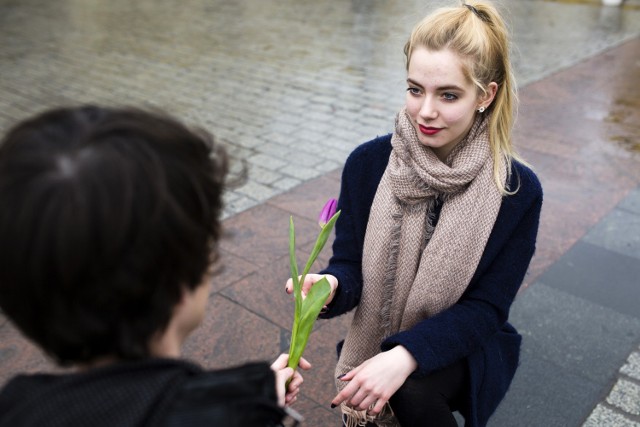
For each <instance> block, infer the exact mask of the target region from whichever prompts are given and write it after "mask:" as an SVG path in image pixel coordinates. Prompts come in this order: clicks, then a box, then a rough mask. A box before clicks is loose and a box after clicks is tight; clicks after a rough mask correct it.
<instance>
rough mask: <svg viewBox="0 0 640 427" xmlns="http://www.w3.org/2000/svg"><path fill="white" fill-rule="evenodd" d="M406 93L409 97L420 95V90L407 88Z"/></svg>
mask: <svg viewBox="0 0 640 427" xmlns="http://www.w3.org/2000/svg"><path fill="white" fill-rule="evenodd" d="M407 92H409V93H410V94H411V95H420V89H418V88H417V87H408V88H407Z"/></svg>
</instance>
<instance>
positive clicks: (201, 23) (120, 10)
mask: <svg viewBox="0 0 640 427" xmlns="http://www.w3.org/2000/svg"><path fill="white" fill-rule="evenodd" d="M583 3H584V4H583ZM438 4H452V2H450V1H446V2H445V1H437V2H430V3H429V5H426V4H425V2H420V1H417V0H414V1H405V2H383V1H377V0H373V1H364V0H353V1H350V2H318V1H310V0H297V1H294V0H289V1H279V2H275V1H257V0H255V1H250V0H245V1H222V0H207V1H205V0H186V1H180V2H177V1H164V2H153V1H150V0H140V1H137V2H135V3H131V2H128V1H124V0H112V1H101V0H93V1H91V2H86V1H77V0H76V1H72V0H66V1H62V0H61V1H59V2H46V1H43V0H19V1H18V0H5V1H4V2H2V3H0V24H1V25H0V40H2V41H3V42H2V44H1V45H0V70H1V73H0V94H1V96H0V131H3V130H5V129H6V128H7V127H8V126H9V125H10V124H11V123H12V122H14V121H15V120H18V119H20V118H22V117H24V116H26V115H29V114H32V113H35V112H37V111H40V110H42V109H44V108H48V107H51V106H55V105H60V104H69V103H72V104H78V103H87V102H95V103H101V104H109V105H122V104H136V105H145V106H150V107H159V108H162V109H165V110H167V111H169V112H171V113H174V114H176V115H177V116H179V117H182V118H184V119H186V120H188V121H189V122H190V123H192V124H195V125H200V126H204V127H206V128H207V129H209V130H211V131H212V132H213V133H214V134H215V135H216V137H217V138H219V139H221V140H223V141H225V142H226V143H227V144H228V146H229V148H230V150H231V152H232V153H233V154H234V155H235V156H236V157H237V158H238V159H242V160H243V161H245V162H246V164H247V165H248V171H249V180H248V182H247V184H246V185H244V186H242V187H240V188H237V189H235V190H233V191H230V192H228V193H227V194H226V195H225V200H226V202H227V208H226V210H225V221H224V225H225V228H226V230H227V238H226V239H225V240H224V241H223V242H222V245H221V247H222V255H223V262H224V264H225V267H226V268H225V270H224V271H223V272H222V273H221V275H220V276H218V277H217V278H216V280H214V284H213V288H212V293H211V297H210V306H209V311H208V315H207V318H206V320H205V323H204V325H203V326H202V327H201V328H200V329H199V330H198V331H197V332H196V333H195V334H194V336H193V337H191V339H190V340H189V341H188V343H187V345H186V348H185V356H186V357H189V358H191V359H194V360H196V361H198V362H199V363H201V364H203V365H204V366H207V367H211V368H216V367H222V366H228V365H230V364H236V363H242V362H244V361H248V360H255V359H272V358H273V357H275V355H276V354H277V353H278V352H279V351H281V350H284V349H286V348H287V342H288V338H289V330H290V322H291V319H292V315H293V304H292V300H291V298H290V296H288V295H286V294H285V293H284V290H283V284H284V282H285V280H286V278H287V277H288V272H289V270H288V255H287V223H288V218H289V216H290V215H293V217H294V220H295V222H296V228H297V230H298V236H299V237H298V242H297V243H298V248H299V254H300V255H299V257H300V258H302V257H303V256H305V255H306V254H308V252H309V251H310V248H311V245H312V244H313V242H312V240H313V239H314V237H315V235H316V233H317V226H316V225H315V222H316V215H317V212H318V210H319V209H320V208H321V206H322V204H323V203H324V201H325V200H326V199H327V198H329V197H336V196H337V194H338V191H339V182H340V171H341V165H342V163H343V162H344V160H345V159H346V156H347V155H348V153H349V152H350V151H351V150H352V149H353V148H354V147H355V146H357V145H358V144H359V143H361V142H364V141H366V140H368V139H371V138H372V137H374V136H376V135H379V134H384V133H388V132H389V131H390V130H391V128H392V124H393V118H394V115H395V113H396V111H397V110H398V109H399V108H400V106H401V105H402V102H403V97H404V84H403V80H404V70H403V62H402V61H403V58H402V45H403V43H404V41H405V37H406V36H407V34H408V32H409V31H410V28H411V27H412V26H413V24H414V23H415V22H416V21H417V20H418V19H419V18H420V17H421V16H422V15H424V14H425V13H427V12H428V11H429V10H431V9H432V8H433V7H435V6H436V5H438ZM507 12H508V15H509V20H510V22H511V26H512V28H513V32H514V63H515V66H516V73H517V81H518V82H519V86H520V95H521V99H522V105H521V108H520V115H519V119H518V124H517V129H516V135H515V139H516V144H517V145H518V147H519V148H520V150H521V151H522V153H523V154H524V155H525V158H527V159H528V160H530V161H531V163H532V164H533V165H534V167H535V169H536V171H537V172H538V174H539V176H540V178H541V180H542V182H543V186H544V188H545V205H544V208H543V218H542V226H541V230H540V239H539V244H538V251H537V253H536V256H535V257H534V260H533V262H532V265H531V268H530V271H529V274H528V276H527V278H526V285H530V286H528V287H526V289H524V290H523V292H522V294H521V297H520V298H519V302H520V305H519V306H516V307H514V310H516V312H515V313H514V314H515V315H516V316H515V317H516V319H517V318H518V316H524V314H521V313H525V314H526V313H527V309H528V308H529V307H530V306H528V305H526V303H527V301H534V298H535V297H536V292H543V291H547V290H548V287H547V282H541V281H540V280H543V279H544V280H546V278H547V276H545V274H548V273H549V271H553V268H554V267H556V266H557V265H558V263H559V262H562V260H563V259H564V258H563V257H565V256H567V254H569V255H570V254H571V251H572V250H573V249H574V248H575V247H576V245H579V244H582V242H583V240H584V241H587V243H589V244H592V243H593V241H591V242H589V241H588V239H589V235H590V234H589V232H590V231H592V230H593V229H594V228H595V227H597V226H598V224H601V223H602V221H604V220H605V219H606V218H609V216H608V215H610V214H611V213H612V212H613V211H614V210H615V208H616V207H617V206H619V204H621V203H625V201H626V200H630V199H629V197H630V195H633V194H638V193H639V190H638V189H639V188H640V187H639V185H640V167H639V166H640V141H639V140H638V135H640V130H639V129H638V123H640V120H639V118H640V117H639V114H640V108H638V107H639V105H638V101H637V100H638V99H640V93H639V92H638V83H640V72H639V70H638V52H640V39H639V37H640V8H638V7H637V3H636V2H633V1H629V2H627V3H626V5H625V6H624V7H622V8H607V7H601V6H599V5H598V4H594V3H593V2H577V3H576V2H550V1H536V0H519V1H515V0H514V1H509V2H508V9H507ZM639 199H640V198H639V197H636V198H635V199H633V200H639ZM594 201H597V203H594ZM625 212H633V213H637V214H636V216H633V217H632V218H638V217H640V212H638V211H636V210H633V209H632V210H630V211H629V210H627V211H625ZM633 221H635V222H630V223H629V222H628V223H626V224H627V225H628V224H631V227H632V228H631V230H632V231H633V230H638V224H639V222H638V221H637V220H636V219H634V220H633ZM631 234H633V232H631ZM591 235H593V234H591ZM585 236H586V237H585ZM636 242H637V241H636ZM633 245H636V243H633V242H632V243H631V246H628V247H627V248H626V249H625V251H626V252H625V256H631V257H632V258H633V259H639V258H640V254H638V253H636V252H634V251H637V250H638V249H637V248H638V247H639V246H633ZM328 252H329V251H326V252H325V253H323V254H322V255H321V257H320V260H319V262H318V265H317V268H318V269H319V268H320V266H321V265H322V263H325V262H326V261H327V258H328V256H329V255H328ZM632 268H633V267H632ZM635 271H636V272H637V273H640V271H638V270H637V267H636V270H635ZM636 277H637V276H636ZM637 287H638V286H637V283H636V288H637ZM549 289H550V288H549ZM613 308H614V309H615V308H618V307H613ZM624 315H625V316H627V317H625V320H627V321H628V324H629V325H636V323H634V322H639V321H640V320H638V319H640V313H638V312H630V313H629V312H626V313H624ZM349 320H350V316H349V315H347V316H344V317H342V318H340V319H336V320H331V321H322V322H318V324H317V325H316V327H315V330H314V332H313V335H312V337H311V341H310V346H309V347H308V350H307V354H306V356H307V357H308V358H309V359H310V360H311V361H312V363H314V365H315V366H314V369H313V371H312V372H311V373H308V374H307V375H306V376H305V378H306V381H305V384H304V386H303V387H304V388H303V393H302V396H301V399H300V402H298V404H297V405H296V409H297V410H298V411H299V412H301V413H302V414H303V415H304V416H305V418H306V422H305V425H308V426H328V425H337V424H339V421H338V417H337V414H336V412H335V411H332V410H331V409H330V408H329V401H330V399H331V397H332V396H333V394H334V391H333V379H332V377H333V365H334V362H335V350H334V345H335V342H336V341H338V340H339V339H341V338H342V337H343V336H344V335H345V332H346V329H347V327H348V325H349ZM518 326H519V327H520V328H521V329H522V330H523V331H524V332H526V333H529V334H530V336H531V340H535V339H536V336H535V333H536V331H535V330H533V326H531V327H530V329H527V328H528V327H529V325H527V324H523V325H522V326H521V325H518ZM550 327H553V326H550ZM620 330H621V329H620ZM545 331H546V330H545ZM630 331H631V332H629V333H627V335H626V339H625V340H622V341H618V344H619V345H618V346H617V348H618V349H619V353H621V354H624V357H623V358H622V359H621V360H620V361H619V362H618V359H615V358H609V359H606V358H605V359H606V360H609V364H610V365H611V367H610V369H609V371H607V372H608V374H607V375H608V376H607V377H606V378H602V380H601V381H600V382H596V381H594V380H593V381H592V380H591V379H589V380H590V381H591V382H590V383H589V384H592V383H593V387H594V389H593V390H592V391H590V393H589V394H584V395H581V392H582V390H580V388H579V387H577V386H576V384H578V382H577V380H576V383H575V384H574V383H570V384H568V389H570V390H571V394H575V395H576V396H577V397H576V399H582V400H586V403H585V404H584V405H582V406H580V405H578V404H576V405H575V406H572V404H573V403H572V402H573V401H571V402H568V403H567V404H565V405H564V406H565V407H564V408H562V409H559V411H560V412H562V411H564V412H562V415H558V417H557V418H556V420H557V424H553V422H545V423H544V424H540V423H541V422H542V420H543V419H545V418H544V416H546V415H547V414H545V412H546V413H548V412H553V411H551V410H550V409H549V408H551V407H552V402H551V401H547V400H543V399H542V398H541V400H536V396H534V393H533V392H532V391H531V390H533V389H535V390H540V395H544V394H546V395H547V398H548V399H551V400H553V399H554V398H557V396H554V393H558V392H560V390H561V388H558V389H551V388H549V387H550V386H548V387H547V388H545V385H544V384H540V381H537V382H536V381H535V380H534V382H535V383H530V382H529V378H528V377H526V376H525V374H526V372H527V370H526V369H527V366H528V365H526V363H527V360H529V359H527V358H530V359H532V360H534V361H535V360H537V359H535V357H538V356H539V357H542V356H540V355H541V354H542V350H539V351H538V349H535V348H530V347H525V349H524V350H525V357H524V358H523V365H522V368H521V370H522V371H523V373H524V374H523V375H521V376H520V377H517V378H516V383H515V384H514V387H513V388H514V390H513V393H512V394H511V395H510V396H508V398H507V400H506V401H505V404H504V405H503V406H502V407H501V408H500V409H499V412H498V414H496V419H495V421H494V423H498V424H495V425H527V424H526V422H525V420H523V418H525V417H530V418H529V422H531V423H533V424H529V425H559V426H560V425H581V424H582V423H583V422H584V425H589V426H592V425H615V426H617V425H619V426H626V425H630V426H638V425H640V421H639V420H640V417H639V416H638V414H637V411H638V407H637V402H638V401H640V400H639V399H640V397H639V396H638V393H639V391H638V390H639V388H640V386H639V385H640V379H639V378H638V375H637V370H638V366H637V365H638V361H637V359H638V357H640V356H638V354H639V353H638V352H639V351H640V350H639V349H638V343H640V335H639V333H640V332H632V331H633V329H630ZM639 331H640V329H639ZM541 333H542V334H544V333H546V332H541ZM530 342H531V341H530ZM526 343H527V335H525V346H526ZM553 344H556V343H555V342H554V343H553ZM570 350H571V351H577V352H578V353H580V350H575V349H565V348H564V347H560V350H559V351H561V352H564V353H562V354H564V355H566V354H568V353H569V351H570ZM553 357H554V356H553V355H550V356H549V357H548V358H549V359H552V358H553ZM542 358H545V360H546V358H547V356H546V355H544V357H542ZM614 359H615V360H614ZM556 365H558V366H562V364H561V363H560V362H558V363H557V364H556ZM574 365H575V366H579V363H575V364H574ZM41 369H55V368H54V367H53V366H52V365H51V364H50V363H49V361H48V360H47V359H46V357H45V356H43V355H42V354H40V353H39V352H38V351H37V350H36V349H35V348H34V347H33V346H31V345H30V344H29V343H28V342H26V341H25V340H24V339H22V338H21V337H20V336H19V334H17V333H16V331H15V329H14V328H13V327H12V325H11V324H10V323H9V322H7V321H6V319H5V318H4V317H3V316H2V315H1V314H0V383H4V382H5V381H6V380H7V379H8V378H9V377H10V376H11V375H13V374H15V373H17V372H23V371H36V370H41ZM566 370H567V369H565V371H566ZM569 370H571V369H569ZM585 375H586V374H585ZM585 375H583V376H582V377H581V376H580V375H576V378H583V377H585ZM520 390H523V392H522V393H521V392H520ZM524 390H529V394H527V392H525V391H524ZM509 397H511V400H509ZM634 399H635V400H634ZM556 400H557V399H556ZM525 410H529V411H530V412H526V411H525ZM519 411H520V412H519ZM532 414H533V415H532ZM525 419H526V418H525ZM536 422H537V424H536Z"/></svg>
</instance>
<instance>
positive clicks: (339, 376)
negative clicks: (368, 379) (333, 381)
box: [338, 374, 347, 379]
mask: <svg viewBox="0 0 640 427" xmlns="http://www.w3.org/2000/svg"><path fill="white" fill-rule="evenodd" d="M345 375H347V374H342V375H338V379H340V378H342V377H344V376H345Z"/></svg>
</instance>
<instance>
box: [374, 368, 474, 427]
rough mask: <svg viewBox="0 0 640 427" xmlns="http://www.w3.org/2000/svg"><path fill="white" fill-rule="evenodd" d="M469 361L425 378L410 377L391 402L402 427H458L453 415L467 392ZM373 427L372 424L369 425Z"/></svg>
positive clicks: (392, 397)
mask: <svg viewBox="0 0 640 427" xmlns="http://www.w3.org/2000/svg"><path fill="white" fill-rule="evenodd" d="M468 377H469V373H468V368H467V361H466V359H462V360H460V361H458V362H456V363H454V364H453V365H450V366H447V367H446V368H443V369H441V370H439V371H436V372H433V373H432V374H430V375H427V376H426V377H424V378H411V377H409V378H407V380H406V381H405V383H404V384H403V385H402V387H400V388H399V389H398V391H396V393H395V394H394V395H393V396H391V399H390V400H389V403H390V404H391V408H392V409H393V412H394V413H395V415H396V417H397V418H398V421H399V422H400V425H401V426H402V427H431V426H433V427H457V426H458V423H457V422H456V419H455V418H454V416H453V412H454V411H456V410H457V409H458V408H459V407H460V404H461V402H462V401H463V399H464V396H465V395H466V393H467V392H468V391H467V390H468V388H469V386H468V384H469V379H468ZM368 426H369V427H373V426H374V425H373V424H368Z"/></svg>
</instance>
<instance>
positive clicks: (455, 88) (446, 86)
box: [407, 79, 464, 91]
mask: <svg viewBox="0 0 640 427" xmlns="http://www.w3.org/2000/svg"><path fill="white" fill-rule="evenodd" d="M407 83H409V84H410V85H413V86H417V87H419V88H424V86H422V85H421V84H420V83H418V82H416V81H415V80H412V79H407ZM436 90H438V91H445V90H455V91H462V90H464V89H462V88H461V87H460V86H456V85H445V86H438V87H437V88H436Z"/></svg>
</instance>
